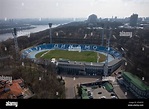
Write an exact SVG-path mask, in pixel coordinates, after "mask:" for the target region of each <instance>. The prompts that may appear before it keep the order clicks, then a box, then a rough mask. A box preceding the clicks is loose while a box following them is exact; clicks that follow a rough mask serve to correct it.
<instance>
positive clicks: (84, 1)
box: [0, 0, 149, 19]
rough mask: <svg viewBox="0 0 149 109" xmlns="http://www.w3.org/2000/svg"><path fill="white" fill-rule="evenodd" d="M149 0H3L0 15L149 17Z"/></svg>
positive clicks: (2, 17) (1, 16) (3, 17)
mask: <svg viewBox="0 0 149 109" xmlns="http://www.w3.org/2000/svg"><path fill="white" fill-rule="evenodd" d="M148 6H149V1H148V0H110V1H109V0H0V18H1V19H10V18H87V17H88V16H89V15H91V14H96V15H97V17H98V18H100V17H101V18H111V17H112V16H113V17H115V16H117V17H118V18H125V17H130V16H131V15H132V14H133V13H135V14H138V15H139V16H138V17H149V15H148V13H147V10H149V7H148Z"/></svg>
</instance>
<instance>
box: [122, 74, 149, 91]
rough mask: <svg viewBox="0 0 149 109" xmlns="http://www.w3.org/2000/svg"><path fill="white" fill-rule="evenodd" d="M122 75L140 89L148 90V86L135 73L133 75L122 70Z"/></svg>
mask: <svg viewBox="0 0 149 109" xmlns="http://www.w3.org/2000/svg"><path fill="white" fill-rule="evenodd" d="M122 76H123V77H124V78H125V79H127V80H128V81H129V82H131V83H132V84H134V85H135V86H136V87H138V88H139V89H141V90H149V86H147V85H146V84H144V83H143V81H142V80H141V79H140V78H139V77H137V76H136V75H133V74H131V73H129V72H123V74H122Z"/></svg>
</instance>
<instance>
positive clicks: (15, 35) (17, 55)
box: [12, 28, 19, 59]
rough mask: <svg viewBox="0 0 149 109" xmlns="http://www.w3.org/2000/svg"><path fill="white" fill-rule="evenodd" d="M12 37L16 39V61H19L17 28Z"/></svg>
mask: <svg viewBox="0 0 149 109" xmlns="http://www.w3.org/2000/svg"><path fill="white" fill-rule="evenodd" d="M12 35H13V37H14V43H15V51H16V59H18V58H19V47H18V41H17V29H16V28H14V29H13V32H12Z"/></svg>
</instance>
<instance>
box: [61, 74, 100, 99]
mask: <svg viewBox="0 0 149 109" xmlns="http://www.w3.org/2000/svg"><path fill="white" fill-rule="evenodd" d="M63 78H64V80H65V88H66V99H74V98H75V95H76V94H77V91H76V86H77V84H79V83H85V82H92V81H96V80H97V77H95V78H92V77H74V76H70V77H68V76H67V77H66V76H63Z"/></svg>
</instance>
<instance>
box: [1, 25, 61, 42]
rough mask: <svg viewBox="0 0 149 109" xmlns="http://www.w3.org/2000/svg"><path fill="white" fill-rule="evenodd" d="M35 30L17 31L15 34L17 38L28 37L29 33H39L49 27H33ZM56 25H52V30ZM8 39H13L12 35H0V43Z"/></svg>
mask: <svg viewBox="0 0 149 109" xmlns="http://www.w3.org/2000/svg"><path fill="white" fill-rule="evenodd" d="M33 26H35V27H36V28H32V29H26V30H22V31H18V32H17V37H20V36H23V35H29V34H30V33H36V32H39V31H43V30H46V29H48V28H49V25H33ZM57 26H58V25H52V28H55V27H57ZM9 38H13V35H12V33H5V34H0V41H5V40H7V39H9Z"/></svg>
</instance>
